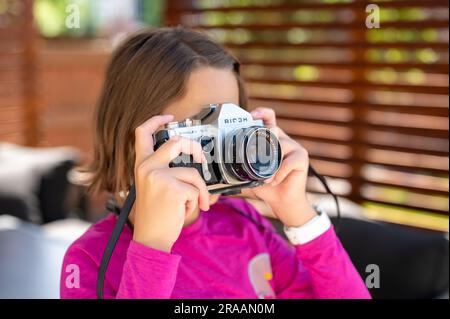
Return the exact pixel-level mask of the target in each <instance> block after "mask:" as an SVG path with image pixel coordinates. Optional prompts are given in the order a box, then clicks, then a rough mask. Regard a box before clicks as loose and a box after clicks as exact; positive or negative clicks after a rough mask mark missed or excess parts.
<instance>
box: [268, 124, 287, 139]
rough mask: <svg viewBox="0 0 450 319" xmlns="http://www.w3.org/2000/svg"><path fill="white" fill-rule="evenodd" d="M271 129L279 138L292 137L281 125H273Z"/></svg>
mask: <svg viewBox="0 0 450 319" xmlns="http://www.w3.org/2000/svg"><path fill="white" fill-rule="evenodd" d="M269 130H270V131H271V132H272V133H273V134H275V136H277V137H278V138H290V137H289V135H287V134H286V133H285V132H284V131H283V130H282V129H281V128H280V127H279V126H272V127H270V128H269Z"/></svg>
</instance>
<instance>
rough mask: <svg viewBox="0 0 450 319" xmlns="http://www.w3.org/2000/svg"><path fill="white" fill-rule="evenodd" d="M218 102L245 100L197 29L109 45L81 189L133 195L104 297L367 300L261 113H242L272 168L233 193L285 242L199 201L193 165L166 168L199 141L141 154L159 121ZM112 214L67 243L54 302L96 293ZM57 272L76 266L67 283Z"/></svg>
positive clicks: (233, 73)
mask: <svg viewBox="0 0 450 319" xmlns="http://www.w3.org/2000/svg"><path fill="white" fill-rule="evenodd" d="M223 102H230V103H234V104H237V105H240V106H241V107H245V106H246V103H247V101H246V94H245V90H244V86H243V82H242V79H241V77H240V76H239V63H238V62H237V60H236V59H235V58H234V57H233V56H232V55H231V54H229V53H228V52H227V51H226V50H225V49H224V48H223V47H221V46H220V45H219V44H217V43H215V42H213V41H212V40H210V39H208V38H207V37H206V36H205V35H203V34H201V33H198V32H194V31H190V30H186V29H184V28H181V27H177V28H161V29H155V30H147V31H144V32H140V33H139V34H136V35H134V36H131V37H130V38H128V40H126V41H125V42H124V43H123V44H122V45H121V46H120V47H119V48H118V49H117V50H116V51H115V53H114V55H113V57H112V60H111V62H110V65H109V67H108V70H107V74H106V81H105V85H104V88H103V92H102V95H101V98H100V103H99V106H98V110H97V114H96V130H95V154H94V161H93V164H92V166H91V169H90V173H91V175H92V180H91V184H90V189H91V190H92V191H93V192H98V191H108V192H110V193H111V194H112V195H114V197H115V198H116V199H117V201H118V202H119V203H123V199H124V198H123V194H126V192H127V190H128V189H129V188H130V186H131V184H132V183H133V181H134V182H135V183H136V202H135V205H134V207H133V210H132V212H131V214H130V218H129V225H127V226H126V227H125V229H124V231H123V232H122V234H121V237H120V239H119V241H118V243H117V245H116V248H115V250H114V253H113V255H112V257H111V260H110V263H109V267H108V270H107V272H106V279H105V285H104V295H105V297H106V298H369V297H370V295H369V293H368V291H367V289H366V287H365V285H364V283H363V281H362V279H361V278H360V276H359V275H358V273H357V272H356V270H355V268H354V266H353V265H352V262H351V261H350V259H349V257H348V255H347V253H346V252H345V250H344V248H343V247H342V245H341V243H340V242H339V240H338V238H337V237H336V235H335V233H334V230H333V227H332V226H331V224H330V221H329V219H328V217H327V215H326V213H324V212H317V211H316V210H315V209H313V207H312V206H311V205H310V204H309V203H308V201H307V199H306V191H305V184H306V179H307V171H308V153H307V152H306V150H305V149H304V148H303V147H302V146H301V145H299V144H298V143H297V142H295V141H294V140H292V139H290V138H289V137H288V136H287V135H286V134H285V133H284V132H283V131H282V130H281V129H280V128H278V127H277V126H276V125H277V124H276V119H275V114H274V112H273V111H272V110H270V109H266V108H257V109H255V110H253V111H252V112H251V114H252V116H253V118H254V119H262V120H263V121H264V123H265V125H266V126H267V127H270V128H271V129H272V130H273V131H275V132H276V134H277V135H278V138H279V140H280V144H281V147H282V150H283V162H282V165H281V167H280V169H279V171H278V172H277V173H276V175H275V176H274V177H273V178H271V179H269V180H268V181H267V183H265V184H264V185H263V186H259V187H257V188H253V189H246V190H244V191H243V193H244V194H245V195H247V196H249V197H253V198H258V199H260V200H262V201H264V202H265V204H267V205H268V206H269V207H270V208H271V209H272V211H273V212H274V214H275V215H276V216H277V217H278V218H279V220H280V221H281V222H282V223H283V224H284V226H285V232H286V234H287V236H288V237H289V239H290V241H291V243H288V242H287V241H286V240H284V239H283V238H282V237H281V236H280V235H278V234H277V233H276V232H275V230H274V228H273V227H272V226H271V224H270V223H269V222H268V221H266V220H265V219H264V218H263V217H261V215H260V214H259V213H258V212H257V211H256V210H255V209H254V208H253V207H252V206H251V205H250V204H248V203H247V202H246V201H244V200H243V199H237V198H230V197H221V198H219V196H218V195H214V196H212V195H211V196H210V195H209V193H208V191H207V189H206V185H205V183H204V181H203V180H202V178H201V177H200V175H199V173H198V172H197V171H196V170H195V169H194V168H169V166H168V164H169V162H170V161H171V160H173V158H174V157H176V156H177V155H178V154H179V153H181V152H182V153H187V154H191V155H193V158H194V159H195V160H196V161H198V162H200V161H202V160H204V158H203V155H202V150H201V146H200V144H198V143H197V142H194V141H192V140H187V139H185V138H171V139H170V140H169V141H168V142H166V143H164V144H163V145H162V146H161V147H160V148H158V150H157V151H154V150H153V140H152V134H153V133H154V132H156V131H157V130H158V129H160V128H161V127H162V126H163V125H164V124H166V123H168V122H171V121H180V120H183V119H185V118H187V117H191V116H193V115H195V114H197V113H198V112H199V111H200V110H201V109H202V107H204V106H205V105H207V104H211V103H223ZM239 210H240V212H241V213H242V212H245V213H246V214H247V215H248V216H250V217H251V218H252V219H254V220H256V221H257V222H258V223H260V224H262V225H263V227H261V225H259V226H258V225H257V224H256V223H254V222H252V221H251V220H250V219H249V218H248V217H246V216H243V215H242V214H239V213H238V211H239ZM116 219H117V216H116V215H114V214H110V215H109V216H107V217H106V218H105V219H103V220H101V221H100V222H98V223H96V224H95V225H93V226H92V227H90V228H89V230H88V231H87V232H86V233H85V234H84V235H83V236H81V238H79V239H78V240H77V241H75V242H74V243H73V244H72V245H71V246H70V248H69V249H68V251H67V253H66V256H65V258H64V263H63V268H62V276H61V297H62V298H95V297H96V282H97V273H98V269H99V264H100V260H101V257H102V254H103V251H104V249H105V246H106V243H107V241H108V238H109V236H110V234H111V231H112V229H113V227H114V224H115V222H116ZM74 267H75V268H74ZM67 269H70V270H73V269H78V270H79V271H78V272H77V275H78V277H79V278H77V279H78V280H79V282H78V281H77V283H79V284H76V285H74V284H73V282H71V280H72V279H73V275H74V273H73V272H72V271H67Z"/></svg>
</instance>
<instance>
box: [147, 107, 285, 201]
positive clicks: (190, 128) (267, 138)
mask: <svg viewBox="0 0 450 319" xmlns="http://www.w3.org/2000/svg"><path fill="white" fill-rule="evenodd" d="M176 135H179V136H182V137H186V138H190V139H193V140H196V141H197V142H199V143H200V145H201V146H202V150H203V153H204V155H205V157H206V159H207V160H206V163H195V162H194V161H193V159H192V155H188V154H180V155H179V156H178V157H177V158H175V159H174V160H173V161H172V162H171V163H170V164H169V166H170V167H193V168H196V169H197V170H198V172H199V173H200V175H201V177H202V178H203V180H204V181H205V183H206V185H207V186H208V189H209V191H210V193H222V194H227V193H230V191H232V192H235V191H237V192H239V190H240V189H242V188H245V187H254V186H257V185H260V184H262V183H263V182H264V180H266V179H268V178H270V177H272V176H273V175H274V174H275V173H276V172H277V171H278V169H279V167H280V165H281V161H282V152H281V146H280V142H279V140H278V138H277V137H276V135H275V134H274V133H273V132H272V131H270V129H268V128H266V127H265V126H264V124H263V122H262V121H261V120H254V119H253V118H252V116H251V114H250V113H249V112H247V111H246V110H244V109H242V108H241V107H239V106H238V105H235V104H233V103H221V104H209V105H207V106H206V107H205V108H203V109H202V110H201V111H200V112H199V113H198V114H197V115H195V116H194V117H193V118H192V119H190V118H188V119H185V120H184V121H182V122H171V123H168V124H166V125H165V127H164V129H162V130H160V131H158V132H156V133H155V134H154V139H153V140H154V141H155V145H154V149H155V150H156V149H158V148H159V147H160V146H161V145H162V144H163V143H165V142H166V141H167V140H169V139H170V138H171V137H173V136H176Z"/></svg>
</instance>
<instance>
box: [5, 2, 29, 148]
mask: <svg viewBox="0 0 450 319" xmlns="http://www.w3.org/2000/svg"><path fill="white" fill-rule="evenodd" d="M35 39H36V34H35V32H34V28H33V1H32V0H0V141H3V142H4V141H7V142H13V143H19V144H27V145H36V144H37V142H38V132H37V106H36V90H35V87H36V85H37V82H36V68H35V66H36V65H35V64H36V52H35Z"/></svg>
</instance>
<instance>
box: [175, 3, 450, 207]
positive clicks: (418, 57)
mask: <svg viewBox="0 0 450 319" xmlns="http://www.w3.org/2000/svg"><path fill="white" fill-rule="evenodd" d="M370 4H376V5H377V7H375V9H377V8H378V9H379V11H377V12H373V11H370V10H369V12H366V9H371V8H373V6H372V7H367V6H368V5H370ZM448 5H449V3H448V1H447V0H427V1H421V0H416V1H413V0H411V1H409V0H404V1H401V0H392V1H356V0H355V1H350V0H349V1H325V0H317V1H312V0H310V1H293V0H291V1H289V0H273V1H271V0H246V1H234V0H228V1H217V0H216V1H213V0H191V1H185V0H173V1H168V2H167V13H166V24H167V25H177V24H183V25H186V26H190V27H193V28H196V29H201V30H205V31H206V32H207V33H209V34H210V35H211V36H212V37H214V38H215V39H216V40H217V41H219V42H221V43H223V44H224V45H226V46H227V47H228V48H230V50H231V51H232V52H233V53H234V54H235V55H236V56H237V57H238V58H239V59H240V61H241V62H242V63H243V67H242V72H243V75H244V77H245V79H246V83H247V88H248V91H249V96H250V106H251V107H255V106H269V107H272V108H273V109H275V111H276V112H277V115H278V117H279V124H280V126H281V127H282V128H283V129H285V130H286V131H287V132H288V133H289V134H290V135H291V136H293V137H295V138H296V139H298V140H299V141H300V142H301V143H302V144H303V145H304V146H305V147H306V148H307V149H308V150H309V152H310V155H311V158H312V162H313V163H314V164H315V166H316V167H317V168H318V170H319V171H321V172H322V173H324V174H325V175H328V176H330V177H333V184H334V185H333V186H334V189H335V190H337V191H338V192H339V193H340V194H341V195H343V196H346V197H348V198H350V199H352V200H354V201H356V202H358V203H361V204H363V205H365V206H367V207H372V208H377V209H380V208H381V209H394V210H398V211H402V212H406V213H414V212H432V213H438V214H448V189H449V185H448V167H449V163H448V148H449V144H448V107H449V101H448V82H449V78H448V58H449V57H448V36H449V34H448V16H449V13H448ZM371 13H372V14H374V15H373V16H372V17H375V18H376V14H377V13H379V16H380V28H368V27H366V19H367V17H368V15H369V14H371ZM369 19H370V17H369Z"/></svg>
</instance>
